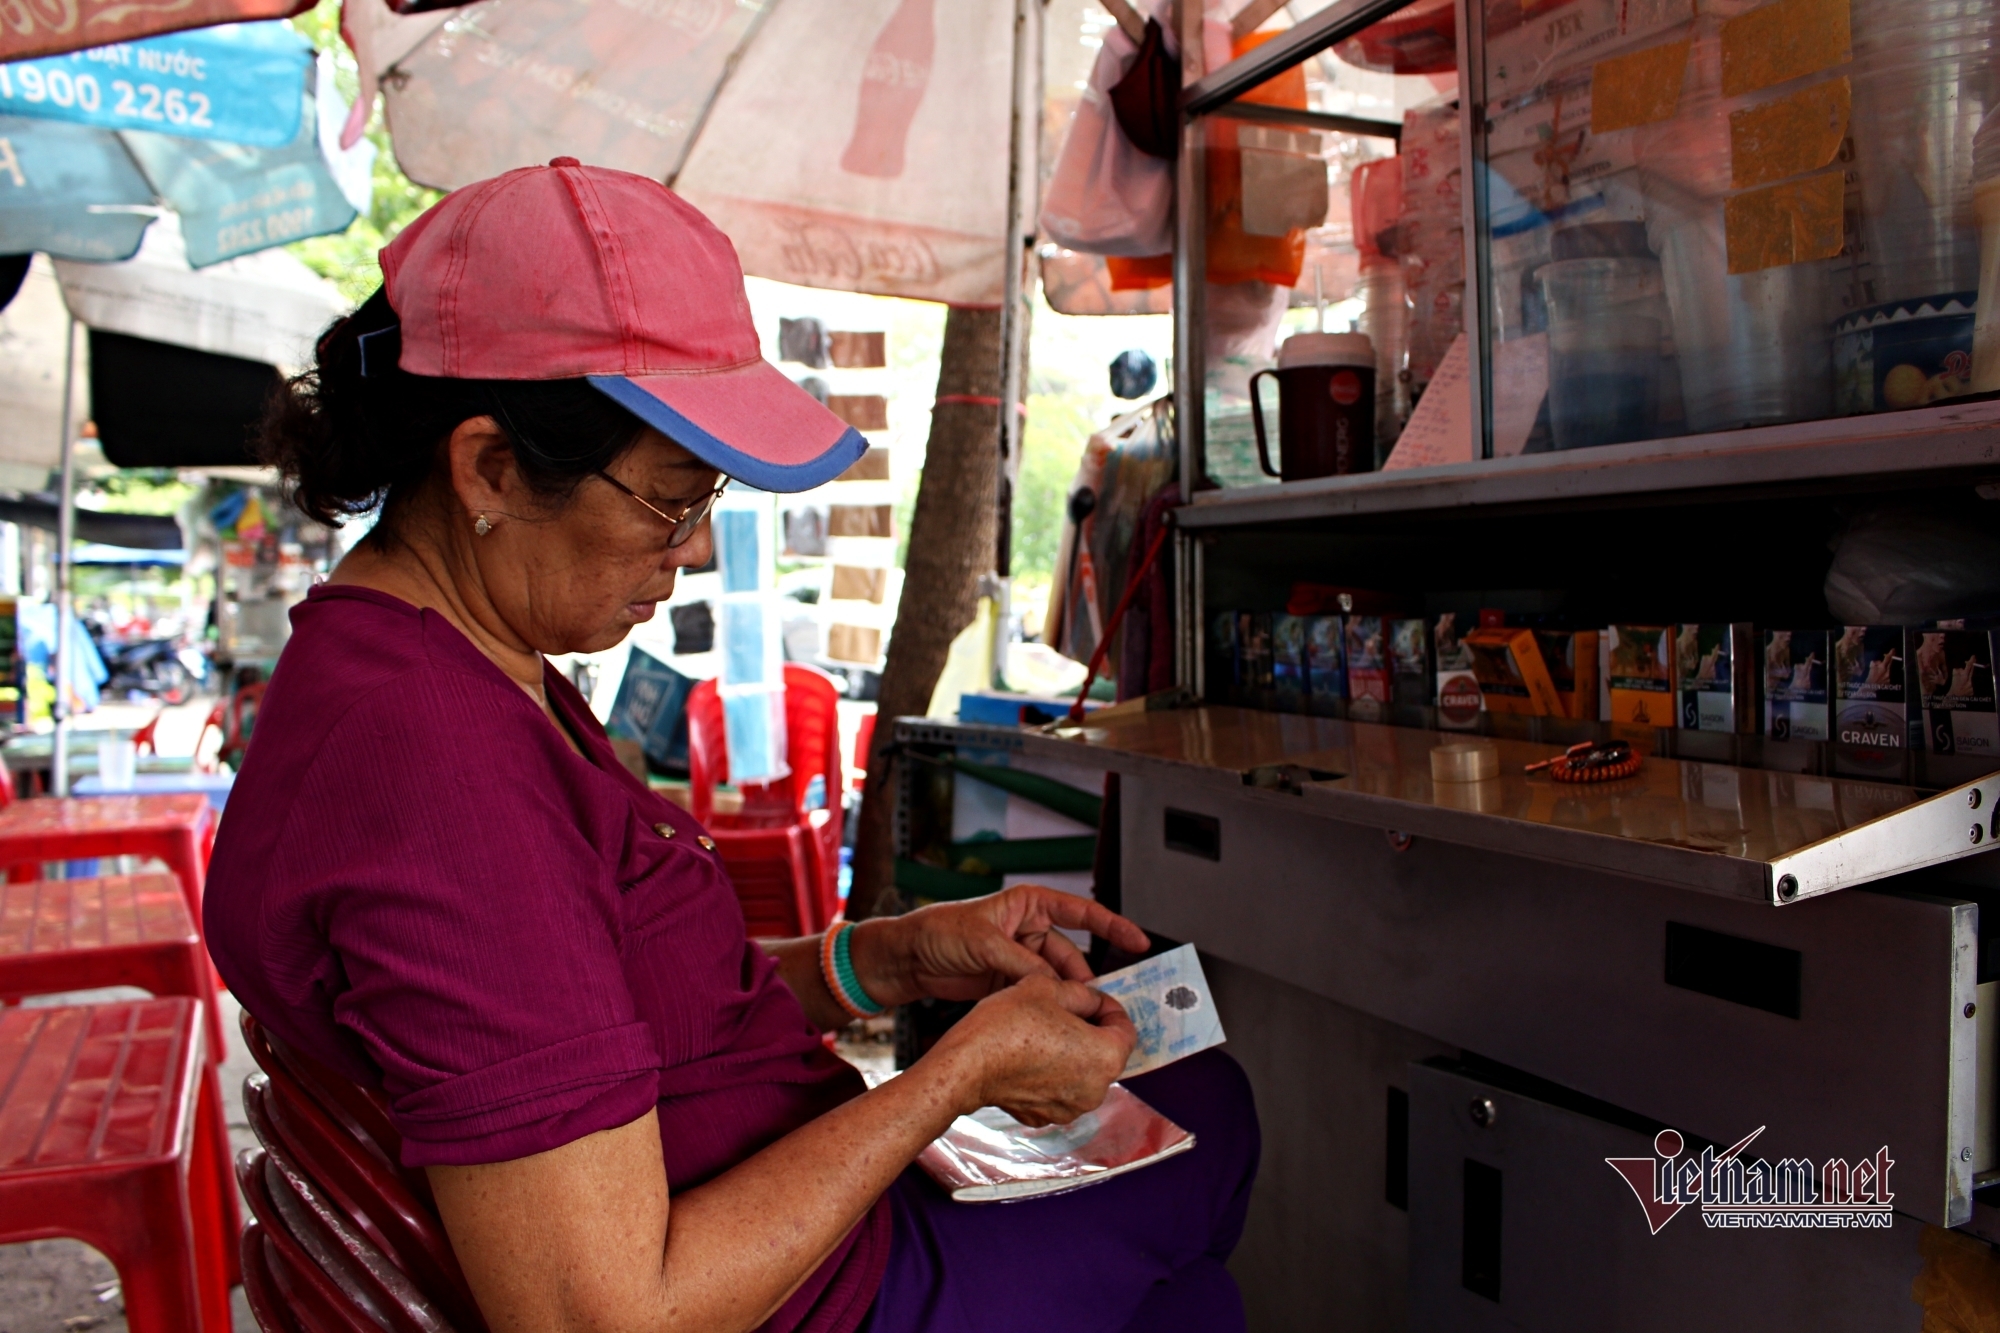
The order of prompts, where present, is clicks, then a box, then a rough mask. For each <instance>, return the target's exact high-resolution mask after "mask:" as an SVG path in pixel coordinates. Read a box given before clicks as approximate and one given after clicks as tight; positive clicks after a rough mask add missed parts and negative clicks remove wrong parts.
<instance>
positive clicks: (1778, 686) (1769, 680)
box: [1760, 629, 1832, 741]
mask: <svg viewBox="0 0 2000 1333" xmlns="http://www.w3.org/2000/svg"><path fill="white" fill-rule="evenodd" d="M1831 643H1832V636H1831V635H1830V634H1828V633H1827V631H1825V630H1823V629H1767V630H1765V631H1764V638H1763V656H1762V658H1761V659H1760V669H1761V670H1762V672H1763V677H1764V735H1766V736H1767V737H1769V738H1770V739H1772V740H1774V741H1823V740H1827V739H1828V738H1829V737H1830V736H1831V734H1832V733H1831V731H1830V730H1829V723H1828V714H1827V699H1828V692H1827V679H1828V661H1829V658H1828V650H1829V647H1830V645H1831Z"/></svg>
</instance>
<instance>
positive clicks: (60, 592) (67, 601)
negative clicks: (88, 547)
mask: <svg viewBox="0 0 2000 1333" xmlns="http://www.w3.org/2000/svg"><path fill="white" fill-rule="evenodd" d="M75 395H76V316H74V315H71V316H70V317H69V328H68V332H67V335H66V339H65V341H64V343H63V402H62V482H61V484H60V486H59V487H58V489H57V493H56V587H55V594H56V642H55V648H54V651H52V652H51V653H50V654H49V666H50V668H51V670H50V672H49V674H50V676H51V677H52V678H53V679H54V681H55V686H56V701H55V705H54V707H53V708H52V709H51V710H50V715H51V717H53V718H54V720H55V737H54V742H53V744H52V746H51V748H50V755H49V758H50V763H51V768H50V770H49V790H50V791H51V792H53V793H54V794H55V795H57V796H67V795H69V691H68V690H67V689H65V688H64V686H65V685H66V684H67V683H68V681H69V677H70V675H71V673H72V672H74V671H75V669H76V666H75V663H74V662H72V661H71V660H70V658H71V653H70V636H71V635H72V634H74V633H75V632H76V628H75V627H76V604H75V603H74V602H73V601H72V600H71V598H70V588H69V573H70V563H69V562H70V554H71V550H70V548H71V546H72V545H73V544H74V542H75V540H76V515H75V513H74V512H73V509H72V505H71V499H72V497H73V496H74V494H75V491H76V447H75V440H74V435H75V425H76V423H75V422H73V421H71V420H70V406H71V404H72V403H73V402H74V401H75Z"/></svg>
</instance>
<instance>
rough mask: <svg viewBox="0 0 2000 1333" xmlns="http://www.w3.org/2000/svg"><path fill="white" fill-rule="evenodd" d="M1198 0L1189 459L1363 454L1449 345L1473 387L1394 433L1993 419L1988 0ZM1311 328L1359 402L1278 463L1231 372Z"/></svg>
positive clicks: (1832, 432)
mask: <svg viewBox="0 0 2000 1333" xmlns="http://www.w3.org/2000/svg"><path fill="white" fill-rule="evenodd" d="M1187 8H1189V9H1192V8H1193V7H1192V6H1189V7H1187ZM1264 8H1265V7H1264V6H1260V5H1256V4H1253V5H1251V6H1248V7H1247V8H1246V9H1245V11H1244V13H1243V14H1242V15H1239V25H1240V21H1241V19H1243V18H1247V17H1258V11H1259V10H1261V9H1264ZM1186 22H1188V23H1197V24H1198V23H1200V21H1199V20H1198V19H1190V20H1186ZM1287 25H1288V26H1287ZM1200 26H1201V27H1202V33H1201V34H1197V33H1196V32H1194V31H1193V30H1192V28H1190V30H1189V31H1188V32H1186V33H1184V34H1183V37H1184V39H1186V41H1187V42H1188V43H1189V44H1190V47H1191V48H1192V45H1193V44H1194V43H1195V42H1196V41H1197V40H1199V41H1201V42H1202V43H1203V46H1202V51H1201V55H1202V56H1203V57H1204V58H1205V59H1206V60H1207V64H1206V65H1205V66H1202V65H1200V64H1199V62H1192V63H1190V65H1189V67H1188V69H1187V86H1186V87H1185V88H1184V89H1183V112H1184V122H1185V123H1184V131H1183V143H1184V151H1183V152H1182V154H1181V158H1180V163H1179V187H1180V188H1179V197H1180V199H1181V200H1182V201H1183V206H1182V208H1181V210H1180V217H1179V219H1178V228H1179V235H1178V241H1179V246H1178V253H1179V255H1180V260H1179V263H1180V271H1179V273H1178V274H1177V275H1176V293H1177V305H1178V310H1179V318H1180V320H1181V336H1180V360H1181V371H1182V375H1181V379H1180V382H1179V383H1178V384H1177V389H1178V391H1179V393H1180V401H1181V402H1182V403H1183V404H1184V408H1183V428H1184V430H1183V433H1184V437H1185V442H1186V446H1185V447H1186V454H1185V458H1184V461H1185V463H1186V464H1187V465H1188V466H1187V470H1188V474H1189V475H1190V476H1191V477H1193V478H1195V479H1196V481H1195V486H1194V488H1193V489H1194V490H1195V491H1197V492H1203V491H1222V492H1230V491H1236V490H1242V489H1248V488H1257V487H1268V486H1269V485H1271V484H1272V483H1274V482H1277V481H1280V480H1285V481H1292V480H1298V479H1301V478H1302V477H1304V476H1312V477H1320V476H1344V475H1349V474H1353V473H1361V472H1367V471H1371V470H1374V469H1377V468H1379V467H1380V466H1381V464H1382V463H1383V462H1385V461H1386V460H1387V459H1388V458H1389V456H1390V453H1391V451H1392V449H1393V446H1394V444H1395V442H1396V440H1397V438H1398V433H1399V431H1400V429H1401V427H1402V424H1403V422H1404V421H1406V420H1407V419H1408V417H1409V414H1410V412H1411V410H1412V407H1413V405H1414V404H1415V403H1417V402H1420V401H1421V400H1422V396H1423V394H1424V392H1425V390H1426V389H1427V388H1428V387H1429V385H1430V382H1431V380H1432V379H1433V378H1434V377H1436V376H1437V375H1439V374H1440V368H1441V367H1442V368H1443V373H1445V374H1446V375H1447V376H1448V377H1450V380H1451V385H1452V392H1453V393H1454V394H1463V395H1464V398H1465V406H1464V408H1463V409H1462V410H1460V411H1455V412H1452V413H1443V412H1441V411H1434V412H1433V413H1432V414H1431V415H1434V416H1441V417H1448V420H1446V421H1444V422H1442V423H1436V422H1431V423H1427V424H1428V425H1429V426H1430V428H1431V429H1434V430H1438V431H1442V432H1444V433H1445V434H1446V435H1448V436H1450V437H1451V441H1452V443H1451V445H1450V448H1449V449H1448V450H1447V451H1446V453H1444V454H1442V455H1439V454H1436V453H1435V452H1433V453H1432V454H1428V455H1425V456H1423V457H1422V458H1421V459H1418V460H1416V461H1418V462H1419V464H1420V465H1421V464H1423V463H1436V462H1441V461H1457V460H1460V459H1467V460H1482V459H1483V460H1492V459H1499V458H1508V457H1514V456H1520V455H1537V454H1551V453H1562V452H1566V451H1569V450H1575V449H1579V448H1592V447H1602V446H1614V445H1616V446H1638V445H1645V444H1648V443H1659V442H1665V441H1680V440H1686V439H1688V438H1690V437H1715V436H1724V437H1725V438H1726V441H1727V443H1726V444H1723V445H1719V446H1718V445H1711V446H1703V447H1704V448H1736V447H1738V446H1742V447H1744V448H1752V447H1755V445H1756V444H1757V443H1758V441H1759V440H1760V439H1762V438H1763V437H1761V436H1758V435H1754V434H1746V433H1745V432H1746V431H1755V430H1757V429H1758V428H1771V427H1787V426H1793V427H1795V426H1797V425H1798V424H1800V423H1822V424H1823V425H1824V426H1825V427H1827V429H1826V431H1825V432H1824V433H1823V434H1822V435H1820V436H1818V437H1816V438H1820V439H1825V440H1829V441H1833V440H1840V439H1848V440H1852V439H1860V438H1863V437H1866V438H1871V439H1890V438H1895V437H1905V436H1910V435H1916V434H1922V433H1925V432H1933V431H1936V430H1939V429H1944V428H1949V427H1951V426H1954V425H1958V424H1963V423H1967V422H1972V423H1979V424H1982V425H1991V424H1994V423H1996V422H2000V411H1996V410H1995V408H1996V406H2000V405H1994V404H1992V403H1991V401H1990V400H1991V397H1992V396H1993V394H1994V393H1995V392H1996V391H2000V317H1996V318H1995V320H1994V328H1993V330H1992V331H1991V333H1990V334H1989V336H1987V337H1985V338H1983V339H1982V338H1981V337H1980V336H1979V333H1978V330H1979V329H1980V327H1981V324H1982V316H1981V313H1980V312H1981V309H1982V306H1981V302H1980V295H1981V289H1982V287H1984V288H1986V289H1988V304H1991V303H1993V302H1994V301H1995V300H2000V290H1994V289H1996V288H2000V283H1994V282H1987V283H1982V282H1981V272H1982V255H1981V249H1982V230H1990V231H1992V232H1993V239H1992V241H1991V242H1990V243H1989V244H1988V245H1987V246H1986V249H1987V250H1988V251H1989V254H1988V256H1987V257H1986V259H1985V260H1984V263H1986V264H1990V265H2000V118H1996V120H1995V123H1994V125H1993V126H1991V127H1990V128H1985V131H1984V133H1982V128H1983V127H1985V126H1986V121H1987V116H1988V113H1989V112H1990V111H1992V110H1993V109H1994V107H1995V106H1996V102H2000V61H1997V60H1996V57H2000V4H1995V3H1988V2H1986V0H1458V3H1457V4H1455V5H1454V4H1450V3H1440V2H1439V0H1419V2H1418V3H1415V4H1405V5H1398V4H1396V3H1394V0H1375V2H1374V3H1369V2H1368V0H1342V2H1340V3H1334V4H1330V5H1325V6H1317V7H1310V8H1309V7H1307V6H1291V7H1289V9H1288V11H1280V12H1279V13H1277V14H1276V15H1272V16H1269V17H1268V18H1267V19H1266V20H1265V26H1264V27H1263V28H1261V29H1259V30H1257V31H1254V32H1251V33H1248V34H1236V33H1234V32H1233V30H1232V29H1231V27H1230V25H1229V24H1228V23H1227V22H1225V21H1223V20H1219V19H1216V18H1213V17H1211V18H1210V19H1208V20H1207V22H1206V23H1205V24H1200ZM1218 29H1219V30H1220V31H1219V32H1218ZM1225 53H1226V54H1227V55H1228V57H1229V58H1228V59H1227V60H1223V59H1221V57H1222V56H1223V55H1224V54H1225ZM1461 93H1463V96H1461ZM1306 158H1318V159H1320V160H1322V161H1324V162H1325V163H1326V164H1327V170H1326V172H1325V182H1324V187H1325V201H1326V202H1325V207H1324V209H1323V211H1321V210H1319V209H1318V206H1317V200H1318V198H1319V197H1320V196H1319V195H1318V193H1317V192H1318V191H1319V189H1320V181H1319V180H1318V173H1315V172H1311V171H1309V170H1306V169H1304V168H1303V160H1304V159H1306ZM1308 177H1310V178H1311V179H1310V181H1309V180H1308ZM1982 192H1983V193H1982ZM1982 218H1986V219H1990V221H1986V222H1982ZM1281 291H1282V292H1284V293H1287V294H1284V295H1281V294H1280V292H1281ZM1307 331H1310V332H1320V331H1328V332H1353V333H1359V334H1364V335H1366V336H1367V337H1368V339H1369V344H1370V347H1371V349H1372V351H1373V353H1374V357H1375V362H1376V364H1375V370H1374V377H1373V381H1374V382H1373V385H1372V390H1373V392H1372V403H1373V408H1374V412H1373V416H1374V431H1373V438H1372V440H1371V441H1369V444H1370V446H1371V448H1369V449H1363V450H1361V451H1359V452H1358V453H1357V454H1356V455H1355V456H1354V458H1353V459H1352V461H1351V462H1349V463H1347V464H1345V465H1343V466H1341V467H1339V468H1328V469H1325V470H1322V471H1312V472H1306V473H1302V474H1300V475H1299V476H1294V469H1291V468H1288V467H1286V465H1285V464H1284V463H1283V462H1282V460H1281V458H1279V457H1278V456H1279V455H1281V454H1282V449H1281V447H1280V445H1279V444H1278V443H1277V440H1276V437H1277V436H1278V435H1280V434H1281V433H1282V432H1281V431H1280V429H1279V428H1277V427H1276V426H1274V425H1272V423H1269V422H1267V423H1266V425H1267V430H1266V434H1267V436H1269V437H1270V439H1269V440H1268V441H1267V446H1266V448H1265V449H1264V450H1263V452H1262V453H1260V452H1259V449H1258V445H1257V441H1256V434H1257V430H1256V425H1257V423H1256V418H1257V416H1258V415H1259V413H1258V412H1256V411H1254V410H1253V408H1254V407H1255V406H1257V405H1258V404H1257V403H1254V402H1253V397H1252V394H1251V392H1250V380H1251V378H1252V376H1253V375H1255V374H1256V372H1257V371H1259V370H1265V369H1272V370H1275V371H1279V372H1283V371H1286V370H1289V369H1291V367H1290V366H1287V365H1281V364H1280V363H1281V362H1282V361H1283V360H1284V358H1283V357H1281V356H1280V353H1279V347H1280V345H1281V344H1282V343H1284V341H1285V339H1286V337H1287V336H1288V335H1291V334H1295V333H1298V332H1307ZM1461 334H1462V335H1463V337H1464V339H1465V346H1464V363H1463V364H1464V369H1463V371H1462V372H1461V371H1460V370H1459V369H1458V363H1457V362H1456V361H1455V360H1453V361H1451V363H1450V364H1449V365H1447V359H1448V354H1449V353H1451V350H1452V346H1453V343H1454V341H1455V340H1456V339H1457V338H1458V337H1459V336H1460V335H1461ZM1295 350H1296V351H1297V353H1298V355H1297V356H1296V357H1294V358H1293V360H1295V361H1297V360H1299V359H1300V358H1304V359H1305V360H1307V361H1311V360H1313V359H1314V357H1316V356H1317V355H1318V353H1317V352H1314V351H1313V349H1310V348H1308V347H1306V346H1305V345H1303V344H1302V345H1301V346H1300V347H1299V348H1298V349H1295ZM1461 373H1462V374H1463V377H1464V378H1463V382H1464V385H1465V387H1464V388H1463V389H1460V388H1458V387H1457V386H1458V384H1459V383H1460V380H1459V376H1460V374H1461ZM1277 378H1278V379H1279V380H1280V383H1281V384H1282V383H1283V382H1284V379H1285V376H1284V375H1283V374H1282V373H1280V374H1279V375H1278V376H1277ZM1263 395H1264V396H1263V398H1262V400H1260V401H1261V406H1262V408H1263V415H1266V416H1269V415H1271V414H1272V411H1273V409H1274V407H1275V406H1276V405H1277V402H1278V400H1279V399H1280V398H1281V397H1282V390H1281V389H1279V390H1274V389H1273V388H1272V386H1270V385H1269V384H1268V383H1264V384H1263ZM1197 403H1198V404H1199V410H1197V411H1189V410H1188V408H1192V407H1195V405H1196V404H1197ZM1940 409H1947V410H1946V411H1944V412H1942V413H1941V412H1940ZM1870 418H1872V419H1873V420H1866V419H1870ZM1856 419H1863V420H1856ZM1461 438H1463V439H1466V441H1467V442H1466V443H1465V444H1464V445H1462V446H1461V445H1459V444H1457V443H1456V441H1457V440H1459V439H1461ZM1776 438H1778V439H1781V440H1795V439H1797V438H1799V437H1797V436H1796V433H1794V434H1792V435H1784V436H1779V437H1776ZM1628 452H1631V453H1632V456H1634V457H1638V456H1640V455H1642V454H1647V453H1648V451H1646V450H1638V451H1636V452H1633V451H1631V450H1628ZM1659 452H1660V451H1659V450H1657V449H1656V450H1652V451H1650V453H1651V454H1654V455H1656V454H1658V453H1659ZM1623 456H1624V455H1619V456H1618V457H1623ZM1607 457H1609V456H1607ZM1274 460H1275V465H1273V463H1274ZM1410 461H1412V459H1409V458H1406V459H1404V460H1403V462H1405V463H1408V462H1410ZM1316 489H1318V490H1320V491H1325V492H1328V493H1332V492H1335V491H1341V490H1342V489H1343V488H1342V487H1340V486H1320V487H1317V488H1316ZM1364 489H1365V488H1364ZM1196 498H1197V500H1200V499H1202V498H1207V499H1210V500H1219V499H1223V498H1225V497H1224V496H1215V495H1211V496H1207V497H1203V496H1201V495H1197V496H1196Z"/></svg>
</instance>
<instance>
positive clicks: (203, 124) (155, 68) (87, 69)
mask: <svg viewBox="0 0 2000 1333" xmlns="http://www.w3.org/2000/svg"><path fill="white" fill-rule="evenodd" d="M311 66H312V45H311V43H309V42H308V41H307V40H306V39H305V38H304V37H302V36H300V35H299V34H298V33H296V32H294V31H293V30H292V29H291V27H290V26H289V25H287V24H285V23H283V22H278V21H273V22H269V23H228V24H223V25H222V26H220V27H214V28H192V29H189V30H188V31H186V32H177V33H174V34H172V35H170V36H166V37H148V38H146V39H145V40H144V41H138V42H121V43H119V44H117V45H115V46H98V47H92V48H91V49H90V50H88V51H76V52H72V53H71V54H69V55H65V56H50V57H48V58H47V59H44V60H21V61H16V62H14V63H12V64H0V113H6V114H9V115H16V116H32V117H34V118H36V119H40V120H61V121H69V122H71V123H74V124H78V125H94V126H97V127H98V128H100V129H108V130H157V131H161V132H163V133H167V134H175V135H180V136H182V137H184V138H190V139H215V140H220V141H223V142H226V143H239V144H251V145H255V146H257V147H261V148H280V147H283V146H284V145H286V144H289V143H291V142H292V141H293V140H294V139H296V138H298V135H299V122H300V115H299V107H300V99H301V98H303V97H304V96H305V93H306V73H307V71H308V70H309V69H310V68H311Z"/></svg>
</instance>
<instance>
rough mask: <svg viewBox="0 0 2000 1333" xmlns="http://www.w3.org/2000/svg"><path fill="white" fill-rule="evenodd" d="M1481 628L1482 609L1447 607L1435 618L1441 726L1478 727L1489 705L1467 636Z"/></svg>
mask: <svg viewBox="0 0 2000 1333" xmlns="http://www.w3.org/2000/svg"><path fill="white" fill-rule="evenodd" d="M1478 628H1479V612H1478V611H1443V612H1440V613H1438V615H1437V616H1436V617H1435V618H1434V619H1433V620H1432V621H1431V649H1432V655H1433V658H1434V660H1435V662H1436V664H1437V696H1436V698H1437V710H1438V714H1437V717H1438V726H1440V727H1442V728H1444V729H1446V730H1450V731H1470V730H1473V729H1475V728H1476V727H1478V725H1479V714H1480V712H1481V711H1482V710H1483V709H1484V708H1485V697H1484V696H1483V695H1482V694H1481V693H1480V689H1479V677H1478V676H1477V675H1476V674H1474V672H1473V670H1472V649H1470V648H1468V647H1466V645H1465V636H1466V635H1467V634H1470V633H1471V632H1472V631H1473V630H1475V629H1478Z"/></svg>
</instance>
